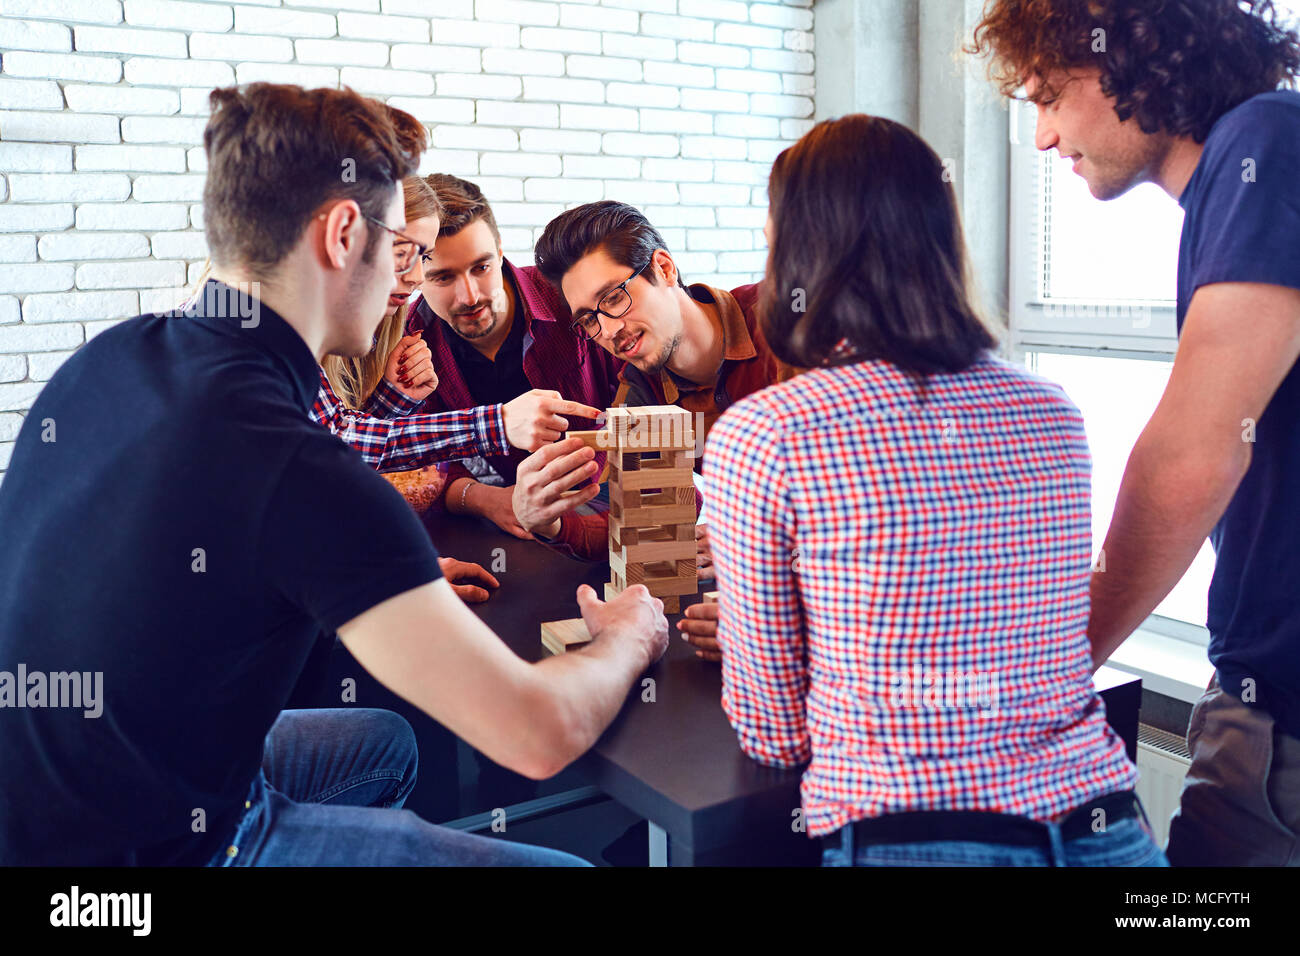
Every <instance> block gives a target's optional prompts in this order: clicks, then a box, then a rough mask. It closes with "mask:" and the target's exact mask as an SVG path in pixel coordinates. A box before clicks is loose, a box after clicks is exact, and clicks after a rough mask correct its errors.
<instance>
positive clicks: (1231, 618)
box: [1178, 90, 1300, 737]
mask: <svg viewBox="0 0 1300 956" xmlns="http://www.w3.org/2000/svg"><path fill="white" fill-rule="evenodd" d="M1179 202H1180V203H1182V206H1183V209H1184V213H1185V215H1184V219H1183V234H1182V241H1181V244H1180V247H1179V252H1178V327H1179V329H1180V330H1181V329H1182V325H1183V319H1184V317H1185V316H1186V314H1187V309H1188V307H1189V306H1190V305H1191V301H1192V297H1193V295H1194V294H1195V293H1196V290H1197V289H1199V288H1200V287H1201V286H1205V285H1211V284H1213V283H1217V282H1261V283H1265V284H1267V285H1277V286H1287V287H1289V288H1293V289H1300V93H1296V92H1295V91H1292V90H1285V91H1279V92H1275V93H1264V94H1261V95H1259V96H1254V97H1251V98H1250V99H1248V100H1246V101H1245V102H1244V103H1242V104H1241V105H1239V106H1237V107H1236V108H1234V109H1232V110H1230V111H1229V112H1227V113H1225V114H1224V115H1223V116H1222V117H1220V119H1219V121H1218V122H1217V123H1215V124H1214V128H1213V129H1211V130H1210V135H1209V136H1208V137H1207V138H1206V140H1205V149H1204V151H1203V152H1202V153H1201V158H1200V160H1199V161H1198V162H1197V164H1196V170H1195V172H1193V174H1192V178H1191V180H1190V181H1189V182H1188V184H1187V188H1186V189H1185V190H1184V191H1183V194H1182V196H1181V197H1180V198H1179ZM1230 318H1231V319H1232V321H1233V322H1235V323H1236V324H1237V325H1238V327H1239V329H1240V334H1241V335H1243V336H1249V335H1250V334H1251V333H1250V328H1251V323H1250V318H1251V317H1250V316H1249V315H1238V316H1232V317H1230ZM1242 439H1243V440H1244V441H1253V443H1254V444H1253V447H1252V449H1251V451H1252V456H1251V462H1250V468H1249V469H1248V470H1247V471H1246V474H1245V476H1244V477H1243V478H1242V480H1241V484H1240V485H1238V486H1237V491H1236V493H1235V494H1234V495H1233V496H1232V500H1231V501H1230V502H1229V503H1228V507H1227V510H1225V511H1224V513H1223V517H1221V518H1220V519H1219V522H1218V524H1216V525H1215V527H1214V531H1213V533H1212V534H1211V535H1210V541H1211V542H1212V543H1213V545H1214V548H1215V553H1216V560H1215V567H1214V579H1213V580H1212V581H1211V582H1210V594H1209V615H1208V620H1207V621H1206V625H1207V627H1208V628H1209V631H1210V660H1211V661H1212V662H1213V663H1214V665H1215V667H1216V668H1217V669H1218V671H1219V682H1220V685H1221V686H1222V687H1223V688H1224V690H1225V692H1227V693H1229V694H1232V695H1233V696H1234V697H1237V698H1238V699H1240V700H1244V701H1245V702H1246V703H1251V704H1258V705H1259V706H1261V707H1263V708H1264V709H1265V710H1267V711H1268V712H1269V713H1270V714H1272V716H1273V717H1274V718H1275V719H1276V721H1277V724H1278V726H1279V728H1281V729H1282V730H1284V731H1285V732H1286V733H1288V734H1290V735H1292V736H1296V737H1300V503H1298V502H1300V365H1298V366H1294V367H1292V369H1291V371H1290V372H1288V373H1287V375H1286V377H1285V378H1284V379H1283V380H1282V383H1281V384H1280V385H1279V386H1278V389H1277V391H1276V392H1275V393H1274V394H1273V398H1272V399H1271V400H1270V401H1269V403H1268V406H1267V407H1266V408H1265V409H1264V413H1263V414H1262V415H1261V416H1260V419H1259V421H1258V422H1257V423H1255V427H1254V429H1253V434H1252V433H1251V428H1250V423H1248V422H1245V421H1243V422H1242Z"/></svg>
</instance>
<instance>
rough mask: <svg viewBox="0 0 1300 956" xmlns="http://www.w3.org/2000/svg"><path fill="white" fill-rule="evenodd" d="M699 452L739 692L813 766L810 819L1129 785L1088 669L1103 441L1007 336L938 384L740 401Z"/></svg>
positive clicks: (979, 805) (767, 733)
mask: <svg viewBox="0 0 1300 956" xmlns="http://www.w3.org/2000/svg"><path fill="white" fill-rule="evenodd" d="M705 471H706V475H707V478H708V488H709V503H708V507H709V513H710V522H709V525H710V537H711V544H712V549H713V558H714V564H715V568H716V573H717V582H718V588H719V591H720V605H721V606H720V613H719V618H720V619H719V624H718V643H719V646H720V647H721V648H722V652H723V655H722V680H723V683H722V705H723V708H724V710H725V711H726V714H727V717H728V718H729V719H730V721H731V723H732V725H733V726H734V727H735V729H736V732H737V734H738V736H739V739H740V745H741V748H742V749H743V750H744V751H745V753H747V754H748V755H749V756H751V757H752V758H754V759H755V760H758V761H760V762H762V763H766V764H774V765H778V766H785V767H792V766H798V765H799V764H801V763H804V762H805V761H811V762H810V763H809V766H808V768H807V770H806V771H805V773H804V776H803V782H802V802H803V808H804V819H805V823H806V825H807V831H808V834H809V835H810V836H814V837H816V836H823V835H825V834H828V833H832V832H834V831H835V830H837V829H839V828H840V827H842V826H844V825H845V824H847V823H850V822H852V821H853V820H857V819H862V818H868V817H876V816H880V815H882V814H891V813H900V812H905V811H913V810H985V811H996V812H1001V813H1009V814H1016V815H1020V816H1025V817H1029V818H1031V819H1035V820H1053V819H1056V818H1058V817H1059V816H1060V815H1062V814H1064V813H1065V812H1067V811H1069V810H1071V809H1073V808H1075V807H1077V806H1078V805H1080V804H1082V803H1084V802H1085V801H1087V800H1090V799H1092V798H1094V797H1098V796H1102V795H1105V794H1107V793H1112V792H1115V791H1119V790H1126V789H1130V788H1132V787H1133V785H1134V783H1135V781H1136V778H1137V771H1136V768H1135V767H1134V766H1133V764H1131V763H1130V762H1129V760H1128V758H1127V756H1126V754H1125V752H1124V744H1123V742H1122V741H1121V740H1120V738H1119V737H1118V736H1117V735H1116V734H1115V732H1114V731H1113V730H1112V729H1111V728H1110V726H1109V725H1108V724H1107V723H1106V717H1105V705H1104V704H1103V702H1102V700H1101V698H1100V697H1099V696H1098V694H1097V693H1096V691H1095V690H1094V688H1093V683H1092V657H1091V651H1090V647H1089V644H1088V639H1087V634H1086V631H1087V625H1088V609H1089V605H1088V582H1089V575H1090V571H1091V548H1092V536H1091V511H1090V503H1091V502H1090V473H1091V459H1090V456H1089V452H1088V444H1087V439H1086V436H1085V433H1084V427H1083V420H1082V418H1081V416H1080V414H1079V412H1078V410H1077V409H1076V408H1075V407H1074V405H1073V404H1072V403H1071V402H1070V400H1069V399H1068V398H1067V397H1066V396H1065V394H1064V393H1063V392H1062V391H1061V389H1060V388H1058V387H1057V386H1055V385H1052V384H1050V383H1048V382H1046V381H1044V380H1042V379H1039V378H1038V377H1037V376H1034V375H1032V374H1031V373H1029V372H1027V371H1025V370H1024V369H1022V368H1020V367H1018V366H1015V365H1012V364H1010V363H1007V362H1005V361H1003V360H1001V359H999V358H996V357H994V356H991V355H988V356H985V357H984V358H982V359H981V360H980V361H979V362H977V363H976V364H975V365H973V366H972V367H971V368H969V369H967V370H966V371H964V372H961V373H958V374H950V375H934V376H930V377H929V378H928V379H927V380H926V381H925V382H924V384H922V383H921V382H919V381H918V380H917V379H916V378H914V377H911V376H908V375H906V374H904V373H903V372H901V371H900V370H899V369H898V368H897V367H896V366H893V365H890V364H888V363H886V362H881V361H868V362H861V363H858V364H854V365H847V366H842V367H839V368H822V369H816V370H813V371H810V372H806V373H804V374H802V375H800V376H798V377H796V378H794V379H791V380H790V381H788V382H784V383H782V384H780V385H775V386H773V387H771V388H768V389H765V390H763V391H761V392H758V393H756V394H754V395H752V396H750V397H749V398H746V399H744V400H742V401H740V402H738V403H736V404H735V405H733V406H732V407H731V409H729V410H728V411H727V412H726V413H725V414H724V415H723V416H722V418H721V419H719V421H718V423H717V424H716V425H714V427H713V429H712V431H711V433H710V435H709V439H708V446H707V449H706V451H705Z"/></svg>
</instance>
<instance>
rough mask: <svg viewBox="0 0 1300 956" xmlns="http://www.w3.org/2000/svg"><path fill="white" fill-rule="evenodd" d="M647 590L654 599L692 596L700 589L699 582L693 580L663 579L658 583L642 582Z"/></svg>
mask: <svg viewBox="0 0 1300 956" xmlns="http://www.w3.org/2000/svg"><path fill="white" fill-rule="evenodd" d="M641 583H642V584H644V585H645V586H646V590H648V591H649V592H650V593H651V594H653V595H654V596H655V597H664V596H665V595H669V594H673V595H682V594H694V593H696V592H697V591H698V590H699V589H700V582H699V581H697V580H696V579H695V578H693V577H692V578H663V579H661V580H658V581H642V582H641Z"/></svg>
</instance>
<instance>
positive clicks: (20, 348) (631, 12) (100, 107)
mask: <svg viewBox="0 0 1300 956" xmlns="http://www.w3.org/2000/svg"><path fill="white" fill-rule="evenodd" d="M812 27H813V11H812V0H572V2H552V0H436V2H435V0H333V2H330V0H245V2H242V3H229V2H208V0H0V478H2V477H3V470H4V468H5V467H6V465H7V463H8V461H9V457H10V455H11V454H12V450H13V440H14V438H15V436H16V435H17V431H18V427H19V424H20V421H21V416H22V415H23V414H25V412H26V410H27V409H28V408H30V407H31V404H32V402H33V400H34V399H35V397H36V395H37V393H38V392H39V391H40V389H41V387H42V383H44V382H45V381H47V380H48V379H49V378H50V376H51V375H52V374H53V373H54V372H55V370H56V369H57V368H58V367H59V365H60V363H62V362H63V360H64V359H66V358H67V357H68V356H69V355H71V354H72V352H73V351H74V350H75V349H76V348H77V347H78V346H79V345H81V344H82V343H83V342H85V341H87V340H89V339H91V338H93V337H94V336H95V335H96V334H97V333H99V332H100V331H103V329H105V328H108V327H111V326H112V325H113V324H114V323H115V322H116V321H119V320H120V319H121V318H125V317H128V316H131V315H134V314H136V313H138V312H140V311H144V310H149V309H154V308H167V307H170V306H171V305H172V304H174V303H175V301H177V299H178V298H179V296H181V295H183V287H184V286H185V285H186V283H187V282H189V281H191V280H192V279H193V278H194V277H195V275H196V273H197V270H198V268H199V266H200V264H201V262H202V260H203V258H204V255H205V246H204V240H203V234H202V226H203V219H202V214H203V213H202V207H201V205H200V203H201V201H202V194H203V170H204V162H203V151H202V148H201V143H202V133H203V126H204V123H205V121H206V117H207V94H208V92H209V91H210V90H211V89H212V87H214V86H225V85H229V84H231V83H235V82H240V83H247V82H251V81H253V80H259V79H266V80H273V81H280V82H297V83H303V84H306V85H329V86H335V85H338V84H340V83H342V84H347V85H349V86H352V87H353V88H354V89H357V90H358V91H360V92H362V93H366V94H369V95H373V96H378V97H380V98H383V99H384V100H386V101H387V102H389V103H391V104H393V105H394V106H397V107H400V108H402V109H405V110H408V111H410V112H412V113H414V114H415V115H416V116H417V117H419V118H420V119H421V120H422V121H424V122H425V123H426V124H427V125H428V127H429V129H430V133H431V144H432V148H431V149H430V150H429V152H428V153H427V154H426V158H425V162H424V165H423V167H422V170H421V171H422V172H434V171H440V172H452V173H456V174H457V175H462V176H466V177H468V178H470V179H473V180H475V181H476V182H478V183H479V184H480V185H481V186H482V187H483V189H484V191H485V193H486V194H487V196H488V198H489V199H490V200H491V201H492V203H493V206H494V208H495V209H496V212H497V218H498V220H499V222H500V224H501V227H502V239H503V242H504V244H505V246H506V254H507V255H508V256H509V257H510V258H511V259H512V260H513V261H515V262H518V263H529V262H531V261H532V244H533V243H534V242H535V241H536V239H537V237H538V236H539V235H540V233H541V230H542V228H543V227H544V226H545V225H546V223H547V222H548V221H549V220H550V219H551V218H552V217H553V216H555V215H557V214H558V213H560V212H561V211H563V210H564V209H565V208H568V207H570V206H573V205H577V204H579V203H583V202H588V201H590V200H595V199H620V200H624V201H626V202H631V203H634V204H636V205H639V206H641V207H642V208H644V209H645V210H646V212H647V214H648V215H649V216H650V218H651V220H652V221H653V222H655V223H656V224H657V225H658V226H659V227H660V228H661V230H662V231H663V233H664V236H665V239H666V240H667V241H668V243H669V245H670V246H671V247H672V248H673V251H674V253H676V254H677V256H678V260H679V264H680V265H681V267H682V269H683V271H684V273H685V274H686V276H687V278H688V279H691V280H701V281H706V282H711V283H714V284H717V285H722V286H730V285H737V284H740V283H742V282H747V281H752V280H753V279H754V278H755V277H756V276H757V275H758V274H759V273H760V272H761V271H762V268H763V260H764V240H763V235H762V227H763V222H764V218H765V212H764V209H765V206H766V196H765V184H766V182H767V173H768V169H769V168H770V164H771V161H772V159H773V157H775V155H776V154H777V152H779V151H780V150H781V149H783V148H784V147H785V146H786V145H788V144H789V143H790V142H792V141H793V140H794V139H796V138H798V137H799V136H800V135H802V133H803V132H804V131H805V130H807V129H808V128H809V127H810V126H811V124H812V121H811V116H812V114H813V95H814V89H813V68H814V59H813V34H812Z"/></svg>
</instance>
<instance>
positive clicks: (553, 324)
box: [406, 260, 623, 550]
mask: <svg viewBox="0 0 1300 956" xmlns="http://www.w3.org/2000/svg"><path fill="white" fill-rule="evenodd" d="M501 268H502V270H503V271H504V273H505V276H506V281H507V282H509V281H511V280H512V279H513V280H514V287H515V289H517V290H518V293H519V295H518V302H517V303H516V308H517V309H519V312H518V313H517V314H516V320H518V319H519V318H520V317H521V316H522V318H523V321H524V360H523V365H524V376H525V377H526V378H527V379H528V382H529V384H531V385H532V387H533V388H543V389H552V390H554V391H557V392H559V393H560V394H561V395H563V396H564V397H565V398H567V399H570V400H571V401H576V402H582V403H583V404H584V405H591V406H593V407H595V408H608V407H609V406H610V405H611V404H612V403H613V400H614V394H615V392H616V391H617V390H618V384H619V372H620V371H621V370H622V368H623V363H622V362H620V361H619V360H618V359H616V358H614V356H612V355H610V354H609V353H608V352H606V351H605V350H604V349H603V348H601V347H600V346H599V345H597V344H596V343H595V342H592V341H589V340H587V339H584V338H583V337H582V336H581V335H579V334H578V333H577V332H575V331H574V329H573V326H572V319H571V316H570V314H569V307H568V306H567V305H566V304H565V302H564V299H563V297H562V296H561V295H560V294H559V292H557V291H556V290H555V288H554V287H552V286H551V284H550V283H549V282H547V281H546V280H545V279H544V278H542V274H541V273H540V272H538V271H537V269H536V268H535V267H533V266H514V265H511V263H510V261H509V260H502V263H501ZM419 331H423V332H424V336H423V337H424V341H425V342H426V343H427V344H428V346H429V350H430V351H431V352H432V353H433V370H434V372H435V373H436V374H437V376H438V388H437V390H436V391H435V392H434V393H433V394H432V395H430V396H429V397H428V398H426V399H425V400H424V402H423V404H421V405H420V407H419V408H418V409H417V411H419V412H424V413H431V412H449V411H457V410H460V409H468V408H473V407H474V406H475V405H476V402H475V401H474V396H473V395H472V394H471V393H470V390H469V385H468V384H467V383H466V382H465V378H464V376H463V375H462V374H461V371H460V368H459V367H458V366H457V365H456V359H455V357H454V356H453V355H452V352H451V346H450V345H448V343H447V338H446V336H447V335H455V334H456V333H455V332H449V331H448V329H447V325H446V323H445V322H443V321H442V320H441V319H440V318H438V317H437V316H436V315H434V313H433V310H432V309H430V308H429V304H428V303H427V302H426V301H424V299H423V298H421V299H420V300H419V301H418V302H417V303H416V305H415V307H414V308H413V309H411V315H410V318H409V319H408V320H407V325H406V334H407V335H414V334H415V333H416V332H419ZM569 424H570V427H571V428H573V429H575V430H578V429H591V428H595V427H596V423H595V422H593V421H590V420H588V419H574V420H572V421H570V423H569ZM526 457H528V456H527V453H526V452H522V451H519V450H517V449H511V450H510V452H509V453H508V454H495V455H486V456H484V458H485V460H486V462H487V464H489V465H491V466H492V468H493V470H494V471H496V473H497V474H499V475H500V476H501V478H502V480H503V481H505V483H506V484H507V485H512V484H514V481H515V470H516V468H518V466H519V462H521V461H523V460H524V458H526ZM597 462H598V464H599V465H600V466H601V467H603V464H604V462H603V456H599V457H598V459H597ZM467 477H471V474H470V471H469V470H468V469H467V468H465V467H464V466H462V465H460V464H452V465H451V466H450V467H449V468H448V474H447V484H446V486H445V488H450V487H451V484H452V482H454V481H455V480H456V479H457V478H467ZM443 495H444V498H445V495H446V491H445V490H444V492H443ZM444 506H445V502H444ZM579 517H580V516H579V515H577V514H573V513H570V514H568V515H565V516H564V518H563V519H562V521H561V523H562V526H563V527H562V528H561V531H560V536H559V538H558V539H557V541H559V542H565V541H567V540H568V539H569V537H570V536H571V535H578V534H580V533H581V529H580V528H579V525H578V522H577V519H578V518H579ZM562 550H565V549H563V548H562Z"/></svg>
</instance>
